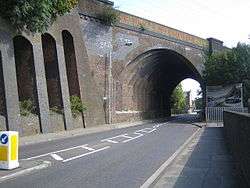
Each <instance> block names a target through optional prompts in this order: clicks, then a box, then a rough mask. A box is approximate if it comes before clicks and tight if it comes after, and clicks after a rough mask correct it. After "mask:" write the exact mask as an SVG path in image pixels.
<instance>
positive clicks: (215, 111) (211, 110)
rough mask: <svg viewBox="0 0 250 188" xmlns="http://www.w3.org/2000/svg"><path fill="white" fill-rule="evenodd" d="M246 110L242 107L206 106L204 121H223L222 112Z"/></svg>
mask: <svg viewBox="0 0 250 188" xmlns="http://www.w3.org/2000/svg"><path fill="white" fill-rule="evenodd" d="M224 111H234V112H247V111H248V110H247V108H242V107H206V112H205V113H206V121H207V122H223V112H224Z"/></svg>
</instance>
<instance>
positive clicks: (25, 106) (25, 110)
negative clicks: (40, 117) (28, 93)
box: [19, 99, 36, 116]
mask: <svg viewBox="0 0 250 188" xmlns="http://www.w3.org/2000/svg"><path fill="white" fill-rule="evenodd" d="M19 106H20V114H21V115H22V116H28V115H29V114H31V113H34V112H35V110H36V109H35V105H34V103H33V101H32V100H31V99H27V100H23V101H20V102H19Z"/></svg>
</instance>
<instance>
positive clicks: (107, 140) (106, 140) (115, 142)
mask: <svg viewBox="0 0 250 188" xmlns="http://www.w3.org/2000/svg"><path fill="white" fill-rule="evenodd" d="M102 142H110V143H112V144H118V143H119V142H117V141H113V140H109V139H105V140H102Z"/></svg>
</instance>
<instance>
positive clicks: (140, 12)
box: [113, 0, 250, 98]
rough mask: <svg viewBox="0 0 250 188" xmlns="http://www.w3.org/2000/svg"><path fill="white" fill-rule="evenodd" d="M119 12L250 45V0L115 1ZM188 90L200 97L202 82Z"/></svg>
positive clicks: (190, 83) (189, 84)
mask: <svg viewBox="0 0 250 188" xmlns="http://www.w3.org/2000/svg"><path fill="white" fill-rule="evenodd" d="M113 2H114V3H115V7H117V8H118V9H119V10H121V11H124V12H128V13H130V14H133V15H137V16H140V17H142V18H146V19H149V20H152V21H155V22H158V23H161V24H163V25H166V26H169V27H172V28H175V29H178V30H181V31H185V32H187V33H190V34H193V35H196V36H199V37H202V38H209V37H213V38H217V39H219V40H221V41H223V42H224V45H225V46H227V47H234V46H236V45H237V43H238V42H245V43H248V44H250V39H248V38H250V0H207V1H205V0H113ZM182 86H183V88H184V90H185V91H190V90H191V93H192V96H193V98H195V97H197V90H198V89H200V86H199V83H198V82H196V81H194V80H191V79H187V80H184V81H183V82H182Z"/></svg>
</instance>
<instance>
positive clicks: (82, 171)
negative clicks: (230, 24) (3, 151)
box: [0, 117, 198, 188]
mask: <svg viewBox="0 0 250 188" xmlns="http://www.w3.org/2000/svg"><path fill="white" fill-rule="evenodd" d="M176 118H177V119H178V121H174V120H173V121H172V122H165V123H162V122H161V123H149V124H143V125H140V126H135V127H129V128H124V129H117V130H112V131H107V132H102V133H95V134H91V135H84V136H78V137H73V138H67V139H61V140H56V141H51V142H48V143H41V144H34V145H28V146H23V147H21V148H20V159H22V160H27V161H29V160H44V161H51V162H52V165H51V166H50V167H48V168H46V169H43V170H40V171H37V172H34V173H32V174H28V175H24V176H19V177H17V178H15V179H11V180H7V181H4V182H2V183H0V187H1V188H12V187H13V188H14V187H15V188H33V187H34V188H92V187H95V188H123V187H124V188H136V187H140V186H141V185H142V184H143V183H144V182H145V181H146V180H147V179H148V178H149V177H150V176H151V175H152V174H153V173H154V172H155V171H156V170H157V169H158V168H159V167H160V166H161V165H162V164H163V163H164V162H165V161H166V160H167V159H168V158H169V157H171V155H172V154H173V153H174V152H175V151H176V150H177V149H178V148H179V147H180V146H181V145H182V144H183V143H184V142H185V141H186V140H187V139H188V138H189V137H190V136H191V135H192V134H193V133H194V132H195V131H196V130H197V129H198V127H196V126H194V125H191V124H188V123H186V124H184V123H182V122H181V121H180V119H181V118H180V117H176Z"/></svg>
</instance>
